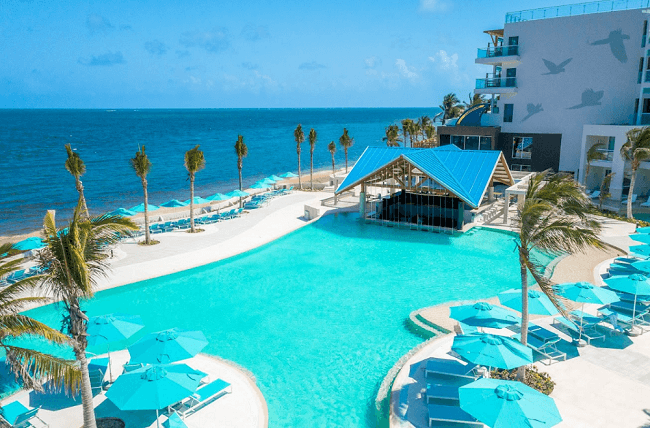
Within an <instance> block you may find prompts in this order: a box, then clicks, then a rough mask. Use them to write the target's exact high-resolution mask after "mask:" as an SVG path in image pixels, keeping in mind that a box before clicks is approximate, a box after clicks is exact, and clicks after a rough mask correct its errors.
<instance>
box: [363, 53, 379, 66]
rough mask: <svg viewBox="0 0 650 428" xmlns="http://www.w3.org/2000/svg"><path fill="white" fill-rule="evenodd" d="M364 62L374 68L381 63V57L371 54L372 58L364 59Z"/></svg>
mask: <svg viewBox="0 0 650 428" xmlns="http://www.w3.org/2000/svg"><path fill="white" fill-rule="evenodd" d="M363 62H364V63H365V64H366V68H368V69H372V68H376V67H377V66H379V65H381V58H377V57H376V56H371V57H370V58H366V59H364V60H363Z"/></svg>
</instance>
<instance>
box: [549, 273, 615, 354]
mask: <svg viewBox="0 0 650 428" xmlns="http://www.w3.org/2000/svg"><path fill="white" fill-rule="evenodd" d="M556 290H557V294H559V295H560V296H562V297H564V298H565V299H569V300H571V301H573V302H578V303H582V309H581V310H580V327H581V328H580V334H579V335H578V343H580V339H582V320H583V314H584V309H585V303H594V304H598V305H607V304H609V303H613V302H618V301H619V300H620V299H619V298H618V296H617V295H616V293H614V292H613V291H612V290H607V289H606V288H602V287H596V286H595V285H593V284H590V283H588V282H566V283H564V284H558V285H557V286H556Z"/></svg>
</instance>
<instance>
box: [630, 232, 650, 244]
mask: <svg viewBox="0 0 650 428" xmlns="http://www.w3.org/2000/svg"><path fill="white" fill-rule="evenodd" d="M630 238H631V239H632V240H634V241H637V242H641V243H643V244H650V235H649V234H647V233H633V234H631V235H630Z"/></svg>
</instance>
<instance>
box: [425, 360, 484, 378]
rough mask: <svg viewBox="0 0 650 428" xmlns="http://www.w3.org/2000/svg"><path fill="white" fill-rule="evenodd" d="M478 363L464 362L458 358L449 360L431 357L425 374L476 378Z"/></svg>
mask: <svg viewBox="0 0 650 428" xmlns="http://www.w3.org/2000/svg"><path fill="white" fill-rule="evenodd" d="M475 368H476V364H466V365H465V364H462V363H461V362H460V361H457V360H448V359H444V358H429V359H428V360H427V365H426V369H425V374H426V375H427V376H428V375H431V374H434V375H441V376H451V377H466V378H472V379H476V378H478V376H477V375H476V374H475V373H474V369H475Z"/></svg>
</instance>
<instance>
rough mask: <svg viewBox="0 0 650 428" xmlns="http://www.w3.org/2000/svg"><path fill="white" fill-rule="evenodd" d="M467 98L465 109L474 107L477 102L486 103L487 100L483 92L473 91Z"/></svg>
mask: <svg viewBox="0 0 650 428" xmlns="http://www.w3.org/2000/svg"><path fill="white" fill-rule="evenodd" d="M467 100H468V101H465V102H464V103H463V105H464V107H465V109H468V108H470V107H474V106H475V105H477V104H483V103H486V102H487V100H486V99H485V96H483V95H481V94H472V93H471V92H470V93H469V95H468V96H467Z"/></svg>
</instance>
